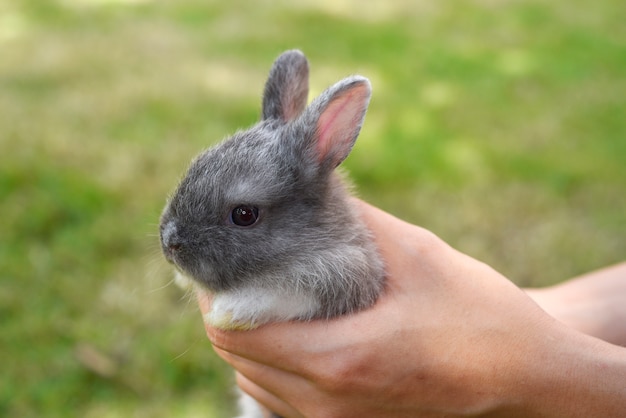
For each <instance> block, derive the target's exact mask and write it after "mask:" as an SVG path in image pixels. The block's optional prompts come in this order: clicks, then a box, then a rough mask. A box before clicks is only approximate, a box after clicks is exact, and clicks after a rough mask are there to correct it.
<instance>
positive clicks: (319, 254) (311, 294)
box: [160, 50, 384, 416]
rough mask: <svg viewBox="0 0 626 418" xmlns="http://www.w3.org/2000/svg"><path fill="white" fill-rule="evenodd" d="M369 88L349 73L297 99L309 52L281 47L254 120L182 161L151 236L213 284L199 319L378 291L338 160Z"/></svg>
mask: <svg viewBox="0 0 626 418" xmlns="http://www.w3.org/2000/svg"><path fill="white" fill-rule="evenodd" d="M370 95H371V87H370V84H369V81H368V80H367V79H365V78H363V77H360V76H351V77H348V78H346V79H344V80H341V81H340V82H338V83H336V84H335V85H333V86H331V87H330V88H328V89H327V90H326V91H325V92H323V93H322V94H321V95H320V96H319V97H318V98H316V99H315V100H313V102H312V103H311V104H310V105H308V106H307V96H308V62H307V60H306V58H305V57H304V55H303V54H302V53H301V52H299V51H295V50H293V51H287V52H285V53H283V54H282V55H281V56H279V57H278V59H277V60H276V61H275V63H274V65H273V67H272V70H271V71H270V75H269V77H268V80H267V83H266V85H265V91H264V95H263V106H262V117H261V120H260V122H258V123H257V124H256V125H254V126H253V127H251V128H250V129H248V130H245V131H241V132H238V133H235V134H234V135H233V136H232V137H230V138H228V139H226V140H225V141H223V142H222V143H220V144H218V145H217V146H215V147H213V148H210V149H208V150H207V151H205V152H203V153H202V154H200V155H199V156H198V157H197V158H196V159H195V160H194V161H193V162H192V164H191V166H190V167H189V169H188V171H187V174H186V175H185V177H184V178H183V179H182V181H181V182H180V184H179V186H178V188H177V189H176V191H175V192H174V193H173V195H172V196H171V197H170V199H169V201H168V203H167V205H166V207H165V209H164V211H163V214H162V216H161V225H160V236H161V245H162V249H163V252H164V254H165V257H166V258H167V259H168V260H169V261H170V262H171V263H173V264H174V265H175V266H176V268H177V270H178V271H179V272H181V273H182V274H183V275H184V276H187V277H189V278H191V279H192V280H193V282H194V283H195V284H196V285H197V286H200V287H202V288H204V289H207V290H209V291H210V292H211V293H213V303H212V310H211V312H210V313H209V314H208V315H207V318H206V320H207V321H208V322H209V323H211V324H212V325H214V326H216V327H219V328H222V329H251V328H254V327H256V326H259V325H261V324H263V323H267V322H272V321H286V320H292V319H300V320H306V319H314V318H331V317H334V316H338V315H343V314H347V313H350V312H354V311H357V310H359V309H364V308H366V307H368V306H370V305H372V304H373V303H374V302H375V301H376V299H377V297H378V296H379V294H380V293H381V291H382V289H383V277H384V267H383V263H382V261H381V259H380V257H379V255H378V253H377V249H376V248H375V245H374V244H373V241H372V238H371V236H370V234H369V232H368V230H367V229H366V227H365V226H364V224H363V223H362V221H361V220H360V219H359V212H358V209H357V208H356V207H355V206H354V204H353V203H352V201H351V199H350V193H349V187H348V186H347V185H346V182H345V181H344V179H343V175H342V174H341V173H340V172H339V171H338V170H337V169H336V168H337V166H338V165H339V164H340V163H341V162H342V161H343V160H344V159H345V158H346V157H347V156H348V154H349V152H350V150H351V149H352V146H353V144H354V142H355V141H356V138H357V136H358V134H359V131H360V128H361V125H362V123H363V119H364V117H365V113H366V110H367V106H368V103H369V99H370ZM246 416H252V415H246Z"/></svg>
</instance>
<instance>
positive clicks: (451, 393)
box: [199, 203, 623, 417]
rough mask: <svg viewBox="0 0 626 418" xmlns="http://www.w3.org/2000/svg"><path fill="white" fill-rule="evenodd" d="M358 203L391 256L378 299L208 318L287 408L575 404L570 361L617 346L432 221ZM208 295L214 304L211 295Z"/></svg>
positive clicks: (460, 411)
mask: <svg viewBox="0 0 626 418" xmlns="http://www.w3.org/2000/svg"><path fill="white" fill-rule="evenodd" d="M359 207H360V208H361V211H362V216H363V218H364V220H365V222H366V223H367V225H368V226H369V228H370V229H371V230H372V232H373V234H374V235H375V237H376V242H377V245H378V247H379V249H380V252H381V255H382V256H383V258H384V260H385V261H386V264H387V273H388V277H387V286H386V291H385V293H384V294H383V295H382V296H381V298H380V299H379V301H378V302H377V303H376V305H375V306H374V307H372V308H371V309H368V310H366V311H363V312H360V313H358V314H354V315H349V316H345V317H340V318H336V319H333V320H331V321H312V322H309V323H295V322H294V323H281V324H270V325H267V326H264V327H261V328H260V329H257V330H253V331H246V332H232V331H231V332H226V331H221V330H218V329H214V328H211V327H208V326H207V333H208V335H209V338H210V339H211V342H212V343H213V345H214V347H215V350H216V352H217V353H218V354H219V355H220V356H221V357H222V358H224V359H225V360H226V361H227V362H228V363H230V364H231V365H232V366H233V367H235V369H237V371H238V374H237V382H238V384H239V385H240V387H241V388H242V389H243V390H244V391H246V392H247V393H249V394H250V395H252V396H253V397H254V398H256V399H257V400H258V401H260V402H261V403H262V404H263V405H265V406H267V407H268V408H269V409H271V410H272V411H275V412H277V413H279V414H280V415H281V416H284V417H303V416H305V417H311V416H332V417H361V416H367V417H390V416H394V417H420V416H424V417H426V416H462V415H468V414H488V413H496V414H497V413H500V414H502V415H503V416H516V415H519V416H532V414H539V413H550V412H556V411H559V413H564V415H563V416H574V415H572V414H570V415H568V412H572V411H571V410H570V411H568V409H571V406H570V405H569V403H570V402H569V400H570V399H569V398H568V396H572V394H574V393H576V390H578V389H579V388H577V387H574V386H573V384H572V382H571V381H570V380H567V376H564V375H563V371H564V370H563V369H567V367H568V365H569V364H571V363H570V362H571V361H574V360H575V359H578V357H579V356H580V355H582V354H584V353H587V352H588V351H589V350H592V351H593V352H594V353H604V352H606V351H607V350H608V351H610V350H609V349H608V348H607V347H606V346H601V345H598V343H599V342H598V341H596V340H593V339H590V338H588V337H585V336H583V335H582V334H578V333H576V332H574V331H573V330H571V329H569V328H567V327H565V326H563V325H561V324H560V323H558V322H557V321H555V320H553V319H552V318H551V317H550V316H548V315H547V314H546V313H545V312H543V311H542V310H541V309H540V308H539V307H538V306H537V305H536V304H535V303H534V302H533V301H532V300H531V299H530V298H529V297H528V296H527V295H526V294H524V293H523V292H522V291H521V290H520V289H518V288H517V287H516V286H515V285H513V284H512V283H511V282H510V281H508V280H507V279H506V278H504V277H503V276H501V275H500V274H498V273H497V272H495V271H494V270H493V269H491V268H490V267H488V266H486V265H485V264H483V263H480V262H478V261H476V260H474V259H472V258H470V257H468V256H466V255H464V254H462V253H459V252H458V251H456V250H454V249H452V248H451V247H449V246H448V245H447V244H445V243H444V242H443V241H441V240H440V239H439V238H437V237H436V236H434V235H433V234H432V233H430V232H428V231H426V230H424V229H422V228H419V227H416V226H413V225H410V224H407V223H405V222H403V221H400V220H398V219H396V218H394V217H392V216H391V215H389V214H387V213H385V212H382V211H380V210H378V209H376V208H374V207H372V206H369V205H367V204H365V203H361V204H360V206H359ZM199 300H200V305H201V307H202V309H203V311H204V312H206V311H207V310H208V307H209V306H210V300H209V297H208V296H207V295H202V294H200V295H199ZM572 347H577V349H572ZM581 353H582V354H581ZM611 355H612V356H615V355H616V353H611ZM617 355H618V357H619V353H618V354H617ZM620 359H621V358H620ZM571 374H572V373H571V372H570V373H568V375H569V376H568V377H569V378H570V379H571V378H572V376H571ZM574 374H575V373H574ZM552 375H554V376H556V377H550V378H548V376H552ZM585 376H586V377H589V376H587V375H585ZM581 377H583V376H581ZM622 377H623V375H622ZM622 382H623V381H622ZM581 390H584V388H583V389H581ZM546 393H550V396H546ZM593 407H594V405H591V406H588V408H587V409H577V410H576V411H577V412H579V411H582V412H585V413H587V412H589V411H592V412H597V411H598V410H597V409H589V408H593ZM609 415H610V414H609ZM609 415H605V416H609ZM555 416H558V415H555ZM587 416H589V415H587Z"/></svg>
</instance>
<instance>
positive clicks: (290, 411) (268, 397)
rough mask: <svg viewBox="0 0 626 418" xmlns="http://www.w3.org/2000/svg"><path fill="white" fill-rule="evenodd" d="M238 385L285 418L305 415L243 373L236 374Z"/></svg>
mask: <svg viewBox="0 0 626 418" xmlns="http://www.w3.org/2000/svg"><path fill="white" fill-rule="evenodd" d="M236 379H237V385H238V386H239V388H241V390H243V391H244V392H246V393H247V394H248V395H250V396H251V397H253V398H254V399H255V400H256V401H257V402H258V403H260V404H261V405H263V406H264V407H265V408H267V409H268V410H270V411H272V412H273V413H275V414H278V415H279V416H281V417H284V418H301V417H302V418H303V417H304V415H302V414H300V413H299V412H298V411H297V410H296V409H295V408H293V407H292V406H291V405H289V404H288V403H287V402H285V401H283V400H282V399H280V398H279V397H277V396H276V395H274V394H273V393H271V392H269V391H267V390H265V389H263V388H262V387H260V386H258V385H257V384H256V383H254V382H252V381H251V380H249V379H248V378H247V377H246V376H244V375H243V374H241V373H237V374H236Z"/></svg>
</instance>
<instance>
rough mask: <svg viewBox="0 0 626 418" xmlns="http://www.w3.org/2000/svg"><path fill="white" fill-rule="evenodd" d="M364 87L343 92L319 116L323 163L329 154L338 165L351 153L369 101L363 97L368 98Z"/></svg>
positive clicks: (318, 146) (320, 150)
mask: <svg viewBox="0 0 626 418" xmlns="http://www.w3.org/2000/svg"><path fill="white" fill-rule="evenodd" d="M363 90H364V89H363V88H362V87H360V86H359V87H356V88H353V89H352V90H350V91H348V92H346V93H344V94H343V95H341V96H340V97H338V98H336V99H335V100H333V101H332V102H331V103H330V104H329V105H328V106H327V107H326V109H325V110H324V112H323V113H322V115H321V116H320V118H319V120H318V123H317V134H318V138H317V151H318V155H319V161H320V163H322V162H323V161H324V160H326V159H328V158H330V159H332V160H333V163H334V165H339V163H341V161H343V160H344V159H345V158H346V157H347V156H348V154H349V153H350V150H351V149H352V145H353V144H354V140H355V139H356V135H357V134H358V131H359V129H360V128H361V126H360V125H361V118H362V116H363V112H364V106H365V103H366V100H364V99H367V94H364V91H363ZM365 93H366V91H365Z"/></svg>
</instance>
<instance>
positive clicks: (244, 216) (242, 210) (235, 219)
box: [230, 205, 259, 226]
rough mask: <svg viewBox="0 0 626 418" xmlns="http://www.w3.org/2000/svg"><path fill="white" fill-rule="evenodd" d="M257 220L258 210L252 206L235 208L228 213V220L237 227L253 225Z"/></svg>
mask: <svg viewBox="0 0 626 418" xmlns="http://www.w3.org/2000/svg"><path fill="white" fill-rule="evenodd" d="M257 219H259V208H257V207H254V206H247V205H241V206H237V207H236V208H235V209H233V211H232V212H231V213H230V220H231V221H232V223H234V224H235V225H238V226H251V225H254V224H255V223H256V221H257Z"/></svg>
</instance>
